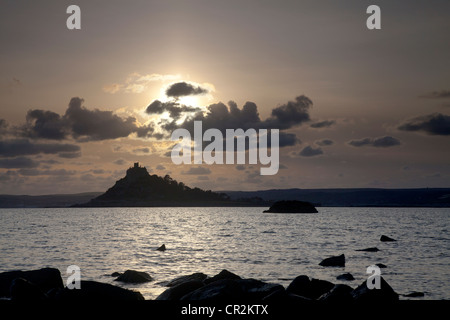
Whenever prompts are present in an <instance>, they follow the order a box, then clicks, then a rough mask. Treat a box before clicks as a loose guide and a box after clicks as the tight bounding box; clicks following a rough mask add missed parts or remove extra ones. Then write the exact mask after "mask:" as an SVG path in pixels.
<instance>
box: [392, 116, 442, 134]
mask: <svg viewBox="0 0 450 320" xmlns="http://www.w3.org/2000/svg"><path fill="white" fill-rule="evenodd" d="M398 129H399V130H402V131H423V132H425V133H427V134H429V135H442V136H448V135H450V116H448V115H445V114H441V113H433V114H430V115H426V116H420V117H416V118H412V119H409V120H406V121H405V122H404V123H402V124H401V125H400V126H398Z"/></svg>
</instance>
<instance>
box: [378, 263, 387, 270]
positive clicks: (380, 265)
mask: <svg viewBox="0 0 450 320" xmlns="http://www.w3.org/2000/svg"><path fill="white" fill-rule="evenodd" d="M375 265H376V266H377V267H378V268H380V269H384V268H387V265H385V264H383V263H377V264H375Z"/></svg>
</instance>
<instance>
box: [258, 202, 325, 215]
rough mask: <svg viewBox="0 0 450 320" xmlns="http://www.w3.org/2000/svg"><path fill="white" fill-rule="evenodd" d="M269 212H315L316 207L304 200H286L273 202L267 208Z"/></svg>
mask: <svg viewBox="0 0 450 320" xmlns="http://www.w3.org/2000/svg"><path fill="white" fill-rule="evenodd" d="M264 212H269V213H317V209H316V208H315V207H314V205H313V204H312V203H309V202H306V201H297V200H287V201H277V202H275V203H274V204H273V205H272V206H271V207H270V208H269V210H265V211H264Z"/></svg>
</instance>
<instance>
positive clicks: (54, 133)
mask: <svg viewBox="0 0 450 320" xmlns="http://www.w3.org/2000/svg"><path fill="white" fill-rule="evenodd" d="M83 102H84V100H83V99H81V98H78V97H74V98H72V99H71V100H70V102H69V106H68V108H67V110H66V112H65V114H64V115H62V116H61V115H59V114H57V113H55V112H52V111H45V110H39V109H35V110H30V111H28V113H27V117H26V124H25V125H24V126H22V127H20V131H21V132H22V135H23V136H25V137H29V138H36V139H39V138H40V139H51V140H63V139H66V138H69V137H72V138H74V139H76V140H78V141H79V142H86V141H98V140H108V139H117V138H123V137H127V136H129V135H130V134H132V133H136V134H137V135H138V136H139V137H147V136H150V135H151V134H152V133H153V131H154V128H153V127H152V126H149V125H147V126H138V125H137V123H136V119H135V118H134V117H127V118H121V117H119V116H118V115H115V114H114V113H113V112H112V111H102V110H98V109H94V110H89V109H87V108H85V107H84V106H82V104H83Z"/></svg>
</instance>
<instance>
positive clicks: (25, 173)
mask: <svg viewBox="0 0 450 320" xmlns="http://www.w3.org/2000/svg"><path fill="white" fill-rule="evenodd" d="M19 173H20V174H21V175H22V176H73V175H75V174H76V173H77V172H76V171H68V170H66V169H58V170H38V169H28V168H23V169H20V170H19Z"/></svg>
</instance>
